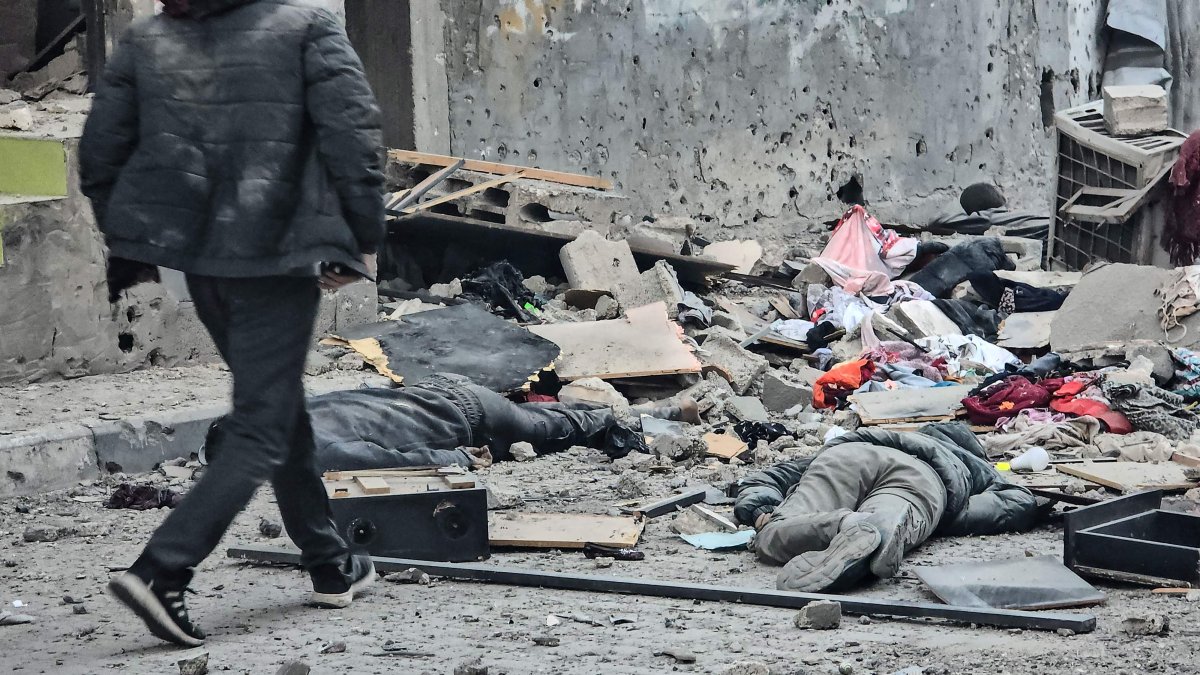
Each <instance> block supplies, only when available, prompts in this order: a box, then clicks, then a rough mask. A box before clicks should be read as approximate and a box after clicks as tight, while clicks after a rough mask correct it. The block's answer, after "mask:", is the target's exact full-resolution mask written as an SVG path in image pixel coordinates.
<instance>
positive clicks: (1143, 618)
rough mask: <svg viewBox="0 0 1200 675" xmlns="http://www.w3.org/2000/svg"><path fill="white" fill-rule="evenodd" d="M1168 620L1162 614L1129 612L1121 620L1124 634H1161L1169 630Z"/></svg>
mask: <svg viewBox="0 0 1200 675" xmlns="http://www.w3.org/2000/svg"><path fill="white" fill-rule="evenodd" d="M1170 623H1171V622H1170V620H1169V619H1168V618H1167V617H1166V616H1164V615H1162V614H1130V615H1129V616H1126V617H1125V618H1124V619H1122V620H1121V631H1122V632H1124V633H1125V634H1126V635H1161V634H1163V633H1165V632H1167V631H1168V630H1170V628H1171V625H1170Z"/></svg>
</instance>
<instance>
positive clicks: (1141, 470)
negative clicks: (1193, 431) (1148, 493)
mask: <svg viewBox="0 0 1200 675" xmlns="http://www.w3.org/2000/svg"><path fill="white" fill-rule="evenodd" d="M1054 468H1055V470H1056V471H1058V472H1059V473H1065V474H1067V475H1068V476H1075V477H1076V478H1082V479H1083V480H1086V481H1089V482H1092V483H1095V484H1097V485H1103V486H1104V487H1107V488H1112V489H1113V490H1117V491H1118V492H1121V493H1129V492H1137V491H1139V490H1148V489H1156V490H1165V491H1168V492H1180V491H1183V490H1190V489H1192V488H1194V487H1197V486H1200V483H1197V481H1194V480H1188V478H1187V476H1185V475H1184V474H1183V470H1184V465H1183V464H1181V463H1179V462H1160V463H1158V464H1151V463H1149V462H1103V463H1097V462H1082V463H1079V464H1055V465H1054Z"/></svg>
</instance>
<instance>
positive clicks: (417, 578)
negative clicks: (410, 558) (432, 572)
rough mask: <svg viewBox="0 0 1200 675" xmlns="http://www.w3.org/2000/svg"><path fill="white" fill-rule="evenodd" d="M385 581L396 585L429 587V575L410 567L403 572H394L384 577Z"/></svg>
mask: <svg viewBox="0 0 1200 675" xmlns="http://www.w3.org/2000/svg"><path fill="white" fill-rule="evenodd" d="M383 580H384V581H390V582H392V583H394V584H420V585H421V586H428V585H429V575H428V574H426V573H424V572H422V571H421V570H419V569H417V568H415V567H410V568H408V569H406V570H404V571H403V572H392V573H391V574H387V575H384V577H383Z"/></svg>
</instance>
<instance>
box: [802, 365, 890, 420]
mask: <svg viewBox="0 0 1200 675" xmlns="http://www.w3.org/2000/svg"><path fill="white" fill-rule="evenodd" d="M874 375H875V364H874V363H873V362H871V361H869V360H867V359H859V360H857V361H846V362H844V363H839V364H837V365H836V366H834V367H833V368H830V369H829V372H827V373H825V374H824V375H822V376H821V377H818V378H817V381H816V382H815V383H813V384H814V386H813V407H814V408H836V407H837V405H838V403H840V402H841V401H844V400H846V397H847V396H849V395H850V394H851V393H853V392H854V390H855V389H858V388H859V387H861V386H862V385H863V382H866V381H868V380H870V379H871V377H872V376H874Z"/></svg>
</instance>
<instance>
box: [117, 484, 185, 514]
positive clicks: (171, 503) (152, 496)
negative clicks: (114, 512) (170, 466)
mask: <svg viewBox="0 0 1200 675" xmlns="http://www.w3.org/2000/svg"><path fill="white" fill-rule="evenodd" d="M182 499H183V497H181V496H180V495H179V493H178V492H175V491H174V490H170V489H167V488H158V487H154V486H153V485H149V484H145V483H143V484H140V485H131V484H130V483H121V484H120V485H118V486H117V489H116V490H114V491H113V493H112V495H111V496H110V497H109V498H108V501H107V502H105V503H104V508H106V509H133V510H135V511H145V510H147V509H161V508H163V507H166V508H168V509H173V508H175V507H176V506H178V505H179V502H180V500H182Z"/></svg>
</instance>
